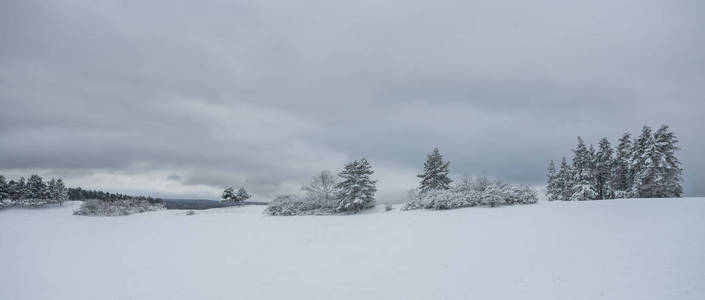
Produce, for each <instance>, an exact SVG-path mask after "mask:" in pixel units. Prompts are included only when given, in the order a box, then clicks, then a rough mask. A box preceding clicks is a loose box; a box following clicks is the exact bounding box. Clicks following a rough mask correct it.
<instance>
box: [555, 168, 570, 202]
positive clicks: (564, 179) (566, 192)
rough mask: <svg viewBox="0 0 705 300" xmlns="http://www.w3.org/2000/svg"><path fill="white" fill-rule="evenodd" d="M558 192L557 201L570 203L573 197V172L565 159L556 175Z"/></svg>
mask: <svg viewBox="0 0 705 300" xmlns="http://www.w3.org/2000/svg"><path fill="white" fill-rule="evenodd" d="M555 182H556V190H557V193H558V199H557V200H563V201H569V200H570V196H571V195H573V170H572V169H571V168H570V165H568V162H567V161H566V159H565V157H563V159H562V160H561V167H560V168H559V169H558V173H556V179H555Z"/></svg>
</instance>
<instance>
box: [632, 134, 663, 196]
mask: <svg viewBox="0 0 705 300" xmlns="http://www.w3.org/2000/svg"><path fill="white" fill-rule="evenodd" d="M632 149H633V150H632V157H633V160H632V168H631V170H632V190H631V194H632V196H633V197H636V198H653V197H656V177H657V175H658V172H657V160H658V158H657V153H656V143H655V142H654V137H653V135H652V134H651V127H649V126H644V127H643V128H642V129H641V135H639V137H638V138H637V139H636V141H635V142H634V145H633V147H632Z"/></svg>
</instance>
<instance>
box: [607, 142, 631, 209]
mask: <svg viewBox="0 0 705 300" xmlns="http://www.w3.org/2000/svg"><path fill="white" fill-rule="evenodd" d="M631 136H632V135H631V134H630V133H629V132H625V133H624V134H623V135H622V137H621V138H620V139H619V145H617V153H616V157H615V159H614V166H613V169H612V182H611V186H612V190H613V192H614V196H615V198H627V197H629V195H630V193H631V180H630V178H631V175H630V174H631V166H632V140H631Z"/></svg>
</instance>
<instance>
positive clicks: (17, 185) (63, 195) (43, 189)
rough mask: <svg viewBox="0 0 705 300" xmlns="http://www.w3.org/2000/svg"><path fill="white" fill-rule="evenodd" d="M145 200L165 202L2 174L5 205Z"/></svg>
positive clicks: (1, 193)
mask: <svg viewBox="0 0 705 300" xmlns="http://www.w3.org/2000/svg"><path fill="white" fill-rule="evenodd" d="M89 199H91V200H95V199H97V200H105V201H115V200H144V201H148V202H149V203H159V202H163V201H162V199H160V198H152V197H145V196H130V195H125V194H118V193H108V192H103V191H94V190H84V189H81V188H80V187H78V188H66V186H65V185H64V181H63V180H61V178H59V179H54V178H52V179H50V180H49V181H46V182H45V181H44V179H43V178H42V177H41V176H39V175H36V174H34V175H31V176H29V178H28V179H25V178H24V177H21V178H20V179H18V180H10V181H7V179H6V178H5V176H3V175H0V203H2V205H3V206H14V205H17V206H26V207H36V206H42V205H45V204H54V203H58V204H59V205H61V204H63V202H64V201H66V200H79V201H83V200H89Z"/></svg>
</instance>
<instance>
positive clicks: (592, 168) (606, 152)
mask: <svg viewBox="0 0 705 300" xmlns="http://www.w3.org/2000/svg"><path fill="white" fill-rule="evenodd" d="M677 143H678V138H677V137H676V136H675V134H673V132H671V131H670V130H669V127H668V126H666V125H662V126H661V127H660V128H659V129H658V130H657V131H656V132H652V129H651V127H649V126H644V127H643V128H642V130H641V134H640V135H639V136H638V137H637V138H635V139H632V138H631V134H630V133H629V132H626V133H624V134H623V135H622V137H621V138H620V139H619V144H618V145H617V148H616V149H613V148H612V146H611V144H610V142H609V140H608V139H607V138H602V139H601V140H600V142H599V144H598V149H597V150H595V148H594V147H593V145H590V146H589V148H588V147H586V146H585V143H584V142H583V139H582V138H580V137H578V145H577V146H576V148H575V149H574V150H573V158H572V164H568V162H567V161H566V158H565V157H563V158H562V160H561V164H560V167H559V168H558V169H556V166H555V164H554V162H553V160H551V162H550V163H549V165H548V174H547V178H548V183H547V186H546V196H547V197H548V200H549V201H553V200H563V201H581V200H599V199H615V198H669V197H681V196H682V195H683V187H682V181H683V177H682V173H683V169H682V168H681V163H680V161H679V160H678V158H677V157H676V155H675V152H676V151H677V150H680V149H679V148H678V147H677V146H676V144H677Z"/></svg>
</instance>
